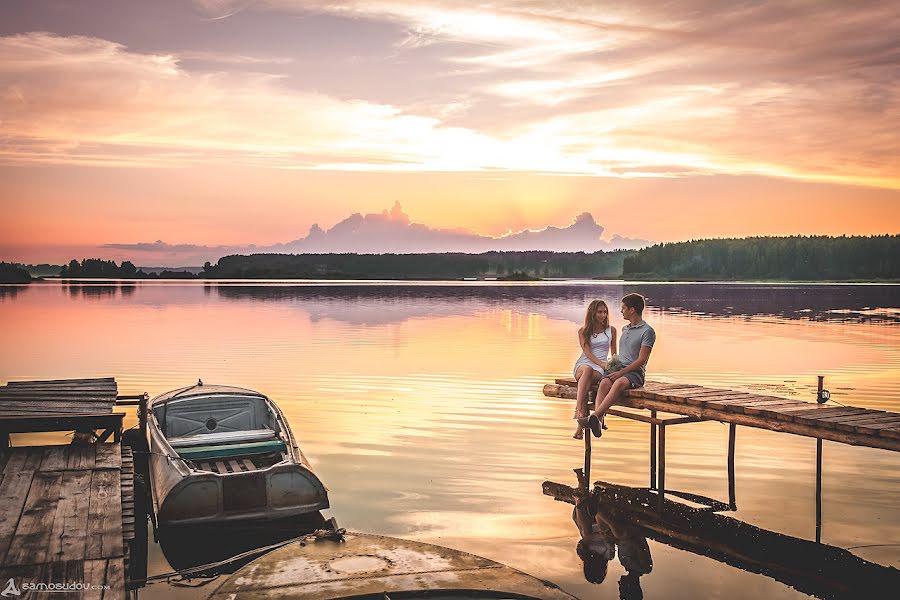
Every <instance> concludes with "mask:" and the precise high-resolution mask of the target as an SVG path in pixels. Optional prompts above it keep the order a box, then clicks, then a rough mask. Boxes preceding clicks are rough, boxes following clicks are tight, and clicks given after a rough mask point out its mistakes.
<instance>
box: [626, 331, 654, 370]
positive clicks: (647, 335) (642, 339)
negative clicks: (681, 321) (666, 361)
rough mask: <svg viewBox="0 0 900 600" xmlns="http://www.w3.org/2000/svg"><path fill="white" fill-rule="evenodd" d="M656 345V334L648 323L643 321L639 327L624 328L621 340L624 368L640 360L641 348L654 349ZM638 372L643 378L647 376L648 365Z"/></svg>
mask: <svg viewBox="0 0 900 600" xmlns="http://www.w3.org/2000/svg"><path fill="white" fill-rule="evenodd" d="M655 343H656V332H655V331H653V328H652V327H650V325H648V324H647V321H644V320H641V321H640V322H639V323H638V324H637V325H631V324H629V325H626V326H625V327H623V328H622V339H620V340H619V360H621V361H622V366H624V367H627V366H628V365H630V364H631V363H633V362H634V361H636V360H637V359H638V356H639V355H640V353H641V346H650V347H651V348H652V347H653V344H655ZM638 371H639V372H640V374H641V377H646V375H647V365H646V364H645V365H644V366H642V367H641V368H640V369H638Z"/></svg>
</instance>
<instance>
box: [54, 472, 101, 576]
mask: <svg viewBox="0 0 900 600" xmlns="http://www.w3.org/2000/svg"><path fill="white" fill-rule="evenodd" d="M62 477H63V478H62V486H61V488H60V492H59V506H58V507H57V509H56V516H55V518H54V520H53V529H52V532H51V534H50V546H49V549H48V551H47V552H48V556H47V558H48V560H52V561H60V560H77V561H81V560H82V559H83V558H84V554H85V548H86V547H87V520H88V519H87V518H88V507H89V500H90V492H91V472H90V471H86V470H79V471H66V472H65V473H63V476H62Z"/></svg>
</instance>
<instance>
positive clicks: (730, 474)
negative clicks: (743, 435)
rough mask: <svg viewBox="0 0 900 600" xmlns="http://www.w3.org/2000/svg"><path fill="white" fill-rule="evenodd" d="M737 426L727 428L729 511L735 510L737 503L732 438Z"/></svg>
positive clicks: (731, 425) (732, 424)
mask: <svg viewBox="0 0 900 600" xmlns="http://www.w3.org/2000/svg"><path fill="white" fill-rule="evenodd" d="M736 432H737V425H735V424H734V423H731V424H730V425H729V426H728V506H729V508H731V510H737V501H736V499H735V493H734V437H735V433H736Z"/></svg>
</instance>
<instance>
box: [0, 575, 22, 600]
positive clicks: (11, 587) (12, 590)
mask: <svg viewBox="0 0 900 600" xmlns="http://www.w3.org/2000/svg"><path fill="white" fill-rule="evenodd" d="M21 595H22V592H20V591H19V588H17V587H16V582H15V581H14V580H13V578H12V577H10V578H9V581H7V582H6V587H5V588H4V589H3V591H2V592H0V596H3V597H4V598H9V597H10V596H21Z"/></svg>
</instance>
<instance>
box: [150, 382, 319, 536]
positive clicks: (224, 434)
mask: <svg viewBox="0 0 900 600" xmlns="http://www.w3.org/2000/svg"><path fill="white" fill-rule="evenodd" d="M147 412H148V414H147V437H148V445H149V449H150V454H149V461H148V462H149V472H150V479H151V489H152V497H153V508H154V511H155V514H156V520H157V523H158V524H159V525H160V526H166V525H182V524H201V523H212V522H225V521H243V520H274V519H281V518H284V517H294V516H297V515H302V514H308V513H314V512H316V511H318V510H322V509H325V508H328V506H329V504H328V493H327V491H326V489H325V486H324V485H323V484H322V482H321V481H320V480H319V478H318V477H317V476H316V475H315V473H313V471H312V468H311V467H310V465H309V463H308V462H307V461H306V459H305V457H304V456H303V454H302V453H301V452H300V449H299V448H298V447H297V442H296V440H295V438H294V435H293V433H292V432H291V429H290V427H289V426H288V423H287V421H286V420H285V418H284V415H283V414H282V413H281V410H280V409H279V408H278V407H277V406H276V405H275V403H274V402H272V401H271V400H270V399H269V398H267V397H266V396H265V395H263V394H261V393H259V392H255V391H252V390H247V389H242V388H237V387H228V386H219V385H204V384H203V383H202V382H198V384H197V385H194V386H191V387H186V388H182V389H178V390H173V391H171V392H167V393H165V394H162V395H160V396H157V397H156V398H153V399H152V400H151V401H150V403H149V405H148V411H147Z"/></svg>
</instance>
